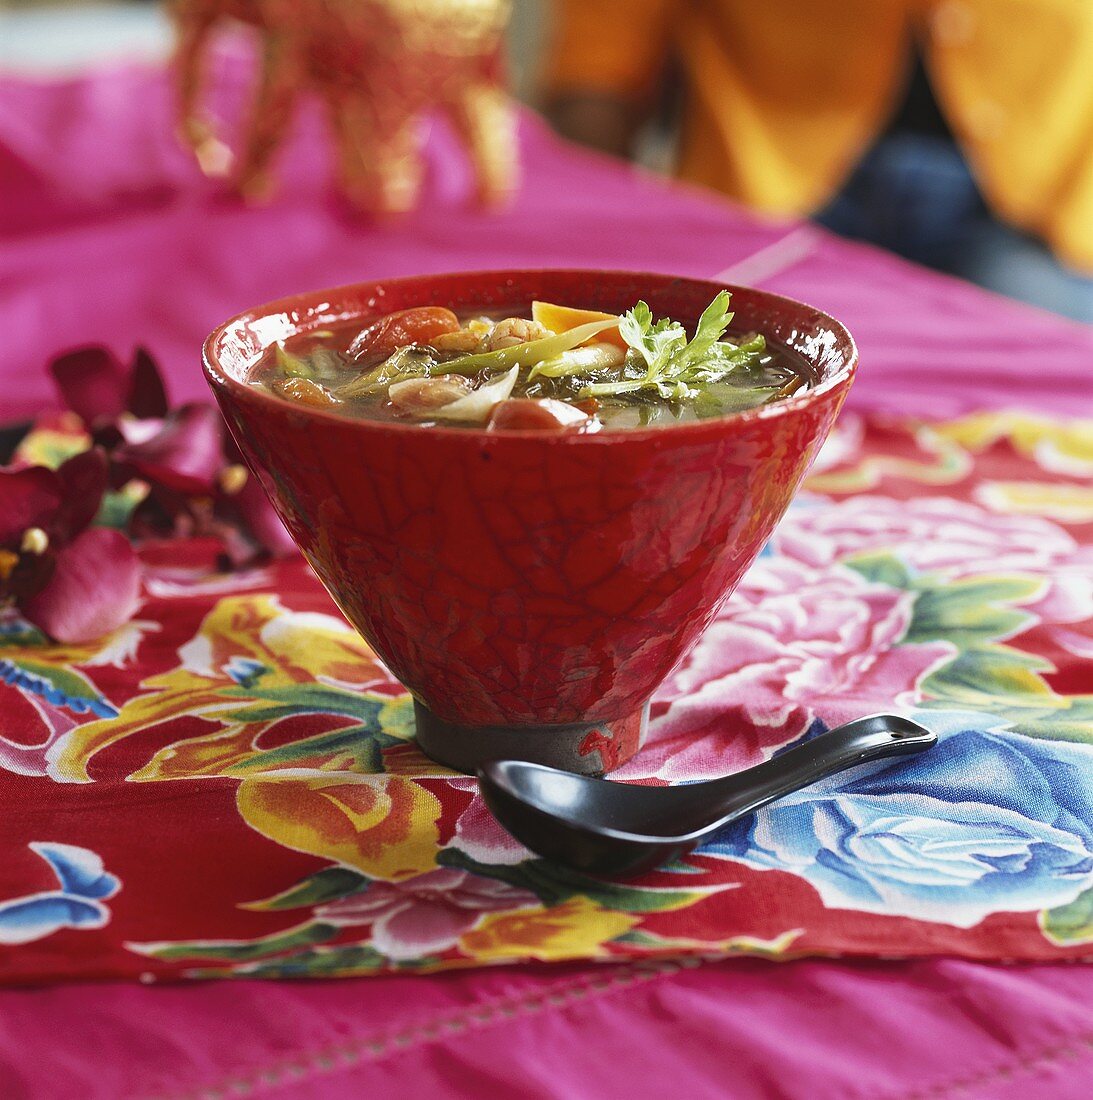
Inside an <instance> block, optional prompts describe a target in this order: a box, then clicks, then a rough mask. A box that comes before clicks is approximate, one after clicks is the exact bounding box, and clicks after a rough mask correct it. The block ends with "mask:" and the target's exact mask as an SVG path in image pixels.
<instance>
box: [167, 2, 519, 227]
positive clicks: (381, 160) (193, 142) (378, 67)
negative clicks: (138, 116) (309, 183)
mask: <svg viewBox="0 0 1093 1100" xmlns="http://www.w3.org/2000/svg"><path fill="white" fill-rule="evenodd" d="M172 8H173V14H174V18H175V21H176V24H177V27H178V54H177V58H176V66H177V74H178V82H179V110H180V116H181V132H182V136H183V139H184V141H185V142H186V143H187V144H188V145H189V146H190V148H192V149H193V151H194V154H195V156H196V157H197V160H198V163H199V164H200V165H201V167H202V169H203V170H204V171H205V172H206V173H207V174H209V175H221V174H226V173H227V172H229V171H230V170H231V165H232V163H233V161H234V162H235V168H234V171H233V173H232V174H233V177H234V180H235V183H236V185H237V186H238V188H239V190H240V191H241V192H242V193H243V195H245V196H247V197H254V198H260V197H264V196H265V195H267V194H268V193H269V191H270V190H271V189H272V178H271V174H270V164H271V161H272V159H273V154H274V152H275V151H276V149H277V146H278V145H279V143H280V141H281V139H282V138H283V136H284V134H285V131H286V128H287V126H288V123H289V121H290V119H291V116H292V112H293V109H294V107H295V106H296V103H297V101H298V99H299V97H300V96H301V94H302V93H304V92H307V91H310V92H313V93H315V94H316V95H318V96H319V97H320V98H321V99H322V101H323V103H324V104H325V106H326V111H327V115H328V117H329V119H330V123H331V127H332V130H333V136H334V139H335V142H336V146H337V161H338V167H339V174H340V179H341V185H342V188H343V190H344V192H345V194H346V196H347V197H348V198H349V200H350V201H351V202H352V203H353V204H354V205H355V206H357V207H359V208H360V209H362V210H364V211H368V212H370V213H374V214H397V213H401V212H403V211H406V210H409V209H411V208H413V206H414V205H415V204H416V201H417V196H418V192H419V189H420V185H421V178H422V156H421V148H420V143H421V137H420V135H421V125H420V123H421V119H422V117H423V116H425V115H428V114H432V113H440V114H443V115H445V116H446V117H447V118H448V119H449V120H450V121H451V123H452V125H453V127H454V129H455V132H456V134H457V135H458V137H459V140H460V143H461V144H462V146H463V147H464V148H465V149H466V151H467V154H468V156H469V158H470V160H471V164H472V166H473V169H474V176H475V181H476V190H477V194H478V198H479V199H480V200H481V202H483V203H484V204H486V205H497V204H500V203H503V202H504V201H505V200H506V199H507V198H508V196H509V195H510V194H511V193H512V191H513V188H514V186H515V177H516V140H515V111H514V107H513V104H512V101H511V99H510V98H509V96H508V95H507V93H506V91H505V89H504V86H503V64H502V58H501V50H502V46H503V34H504V29H505V25H506V23H507V21H508V17H509V12H510V4H509V0H174V3H173V5H172ZM228 19H234V20H237V21H239V22H242V23H246V24H249V25H251V26H253V27H255V28H257V30H258V34H259V38H260V42H261V62H260V72H259V76H258V88H257V92H256V95H255V100H254V106H253V109H252V113H251V117H250V119H249V122H248V125H247V127H246V136H245V140H244V143H243V147H242V149H241V150H240V151H239V153H238V156H237V157H235V156H233V155H232V154H231V152H230V151H229V150H228V149H227V147H226V146H225V145H224V144H223V143H222V142H221V141H220V140H219V139H218V138H217V136H216V133H215V130H214V128H213V126H212V124H211V122H210V121H209V120H208V118H207V117H206V116H205V115H204V114H203V113H202V111H201V108H200V103H199V100H200V94H201V69H202V61H203V58H204V54H205V50H206V47H207V46H208V45H209V42H210V37H211V33H212V32H213V31H214V30H215V29H216V27H217V25H218V24H220V23H221V22H222V21H224V20H228Z"/></svg>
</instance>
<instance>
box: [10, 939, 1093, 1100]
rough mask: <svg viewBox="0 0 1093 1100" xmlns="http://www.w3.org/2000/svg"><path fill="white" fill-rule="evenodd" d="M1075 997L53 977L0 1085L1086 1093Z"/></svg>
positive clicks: (452, 978)
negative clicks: (124, 981)
mask: <svg viewBox="0 0 1093 1100" xmlns="http://www.w3.org/2000/svg"><path fill="white" fill-rule="evenodd" d="M1089 991H1090V987H1089V981H1088V971H1086V970H1083V969H1079V968H1077V967H1067V966H1059V967H1056V968H1051V967H1046V966H1041V967H1013V968H1007V967H988V966H982V965H975V964H972V963H966V962H959V961H955V960H954V961H946V960H936V961H933V962H929V963H915V964H910V965H906V966H901V967H898V968H896V967H892V966H885V965H883V964H876V965H851V964H846V963H842V964H840V963H834V962H802V963H794V964H792V965H787V966H777V965H775V966H773V967H772V965H771V964H769V963H762V962H738V963H708V964H706V965H705V966H701V965H700V966H697V967H693V968H692V967H688V968H684V969H680V968H677V967H674V966H673V965H672V964H660V965H659V966H657V967H650V968H644V969H643V968H633V967H606V966H605V967H600V968H597V967H585V968H569V967H550V968H537V969H534V970H531V969H527V968H521V969H510V968H498V969H497V970H494V971H484V972H480V973H477V974H473V975H469V974H468V975H463V974H449V975H444V976H433V977H427V976H426V977H414V978H368V979H365V980H363V981H355V982H324V983H321V984H311V983H303V982H301V983H295V982H281V983H272V982H266V983H261V982H240V983H238V984H234V983H223V982H222V983H214V984H210V985H208V986H205V987H196V988H195V987H174V988H163V989H145V988H140V987H136V986H128V985H99V986H92V987H80V986H75V987H73V986H68V987H56V988H52V989H43V990H37V991H26V992H22V993H18V994H15V993H7V994H4V995H2V996H0V1008H2V1013H0V1051H2V1053H0V1095H3V1096H4V1097H6V1098H7V1100H22V1098H24V1097H62V1096H64V1097H67V1096H79V1097H81V1098H82V1100H99V1098H101V1100H115V1098H117V1097H120V1096H141V1097H146V1096H156V1097H163V1098H175V1097H179V1098H180V1097H183V1096H185V1097H210V1098H212V1097H214V1096H215V1097H217V1098H220V1097H224V1096H234V1095H250V1094H252V1093H253V1092H257V1093H260V1094H266V1093H267V1091H268V1093H269V1094H271V1095H274V1096H279V1097H294V1098H298V1100H331V1098H333V1097H347V1098H348V1097H362V1096H376V1097H419V1096H420V1097H424V1096H442V1097H447V1096H451V1097H472V1096H474V1097H486V1096H488V1097H491V1098H492V1097H496V1098H498V1100H505V1098H508V1097H512V1098H513V1100H540V1098H542V1100H546V1098H550V1097H566V1098H578V1097H582V1098H583V1097H615V1096H627V1097H636V1098H644V1097H660V1096H679V1097H687V1098H688V1100H722V1098H724V1097H732V1098H733V1100H772V1098H780V1097H801V1098H808V1100H836V1098H837V1100H846V1098H859V1100H865V1098H869V1100H897V1098H898V1100H910V1098H912V1097H915V1098H918V1097H922V1098H924V1100H925V1098H926V1097H929V1098H930V1100H949V1098H953V1100H956V1098H960V1100H1028V1098H1031V1097H1035V1098H1036V1100H1044V1098H1052V1097H1054V1098H1057V1100H1071V1098H1073V1100H1079V1098H1084V1097H1086V1096H1088V1094H1089V1083H1090V1080H1091V1071H1093V1061H1091V1058H1090V1047H1091V1044H1093V1019H1091V1016H1090V1010H1089V1003H1090V1002H1089ZM46 1052H48V1055H47V1054H46ZM247 1086H250V1089H249V1091H248V1092H246V1093H244V1092H243V1089H244V1088H246V1087H247Z"/></svg>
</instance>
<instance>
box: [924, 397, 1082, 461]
mask: <svg viewBox="0 0 1093 1100" xmlns="http://www.w3.org/2000/svg"><path fill="white" fill-rule="evenodd" d="M933 430H934V432H935V433H936V434H937V435H938V436H939V437H941V438H943V439H948V440H950V441H951V442H953V443H956V444H958V445H959V446H961V447H965V448H967V449H968V450H969V451H975V452H978V451H984V450H986V449H987V448H988V447H990V446H992V445H993V444H995V443H997V442H998V441H999V440H1002V439H1009V440H1010V442H1011V443H1012V444H1013V447H1014V448H1015V449H1016V450H1018V451H1020V452H1021V453H1022V454H1026V455H1028V456H1029V457H1030V458H1034V459H1035V460H1036V461H1037V462H1038V463H1039V464H1040V465H1041V466H1043V468H1044V469H1045V470H1051V471H1053V472H1054V473H1059V474H1069V475H1071V476H1072V477H1089V476H1090V475H1093V420H1053V419H1051V418H1049V417H1045V416H1028V415H1026V414H1025V413H1018V412H985V413H976V414H975V415H973V416H965V417H962V418H961V419H960V420H953V421H951V422H950V423H948V424H938V425H935V426H934V428H933Z"/></svg>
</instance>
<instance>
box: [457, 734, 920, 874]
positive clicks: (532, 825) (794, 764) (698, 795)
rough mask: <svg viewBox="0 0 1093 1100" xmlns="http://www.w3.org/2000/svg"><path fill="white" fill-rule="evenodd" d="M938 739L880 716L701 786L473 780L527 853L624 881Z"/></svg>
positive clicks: (538, 770)
mask: <svg viewBox="0 0 1093 1100" xmlns="http://www.w3.org/2000/svg"><path fill="white" fill-rule="evenodd" d="M936 743H937V737H936V736H935V735H934V734H932V733H931V732H930V731H929V730H927V729H924V728H923V727H922V726H920V725H918V724H917V723H916V722H912V721H910V720H909V719H907V718H900V717H897V716H896V715H894V714H877V715H874V716H873V717H871V718H859V719H858V720H857V721H855V722H848V723H847V724H846V725H845V726H838V727H836V728H835V729H833V730H828V732H827V733H822V734H820V735H819V736H818V737H813V738H812V739H811V740H810V741H806V742H805V743H804V744H803V745H797V746H796V747H794V748H791V749H787V750H786V751H785V752H783V753H781V754H779V755H778V756H776V757H775V758H774V759H773V760H767V761H765V762H764V763H762V764H757V765H756V766H755V767H753V768H747V769H746V770H745V771H742V772H738V773H737V774H736V775H730V776H727V777H726V778H724V779H713V780H710V781H709V782H705V783H689V784H686V785H684V786H679V787H642V786H637V785H634V784H630V783H612V782H610V781H609V780H603V779H593V778H590V777H589V776H584V775H574V774H573V773H572V772H564V771H559V770H557V769H556V768H547V767H544V766H543V765H542V764H529V763H527V762H525V761H523V760H495V761H492V762H490V763H488V764H485V765H484V766H483V767H482V768H480V769H479V772H478V785H479V787H480V788H481V791H482V796H483V798H485V800H486V805H487V806H489V808H490V810H491V811H492V813H493V815H494V817H496V818H497V820H498V821H499V822H501V824H502V825H504V827H505V828H506V829H508V831H509V832H510V833H512V835H513V836H514V837H516V839H517V840H519V841H520V842H521V843H522V844H524V845H525V846H526V847H528V848H530V849H531V850H532V851H533V852H537V853H538V854H539V855H541V856H545V857H546V858H547V859H551V860H555V861H556V862H558V863H563V864H566V865H567V866H569V867H573V868H576V869H577V870H579V871H587V872H588V873H590V874H594V875H611V876H616V877H628V876H632V875H639V874H641V873H642V872H643V871H649V870H651V869H652V868H654V867H656V866H658V865H659V864H661V863H665V862H667V861H668V860H670V859H674V858H676V857H677V856H681V855H683V854H685V853H686V852H689V851H690V850H691V849H692V848H694V847H695V846H696V845H698V844H700V843H701V842H702V841H703V840H704V839H705V838H706V837H708V836H710V834H711V833H715V832H716V831H717V830H718V829H720V828H722V827H724V826H725V825H728V824H729V823H730V822H732V821H736V820H737V819H738V818H741V817H744V816H745V815H746V814H750V813H752V812H753V811H755V810H757V809H759V807H760V806H765V805H767V803H768V802H773V801H774V800H775V799H777V798H782V797H784V796H785V795H787V794H792V793H793V792H794V791H798V790H800V789H801V788H802V787H807V786H808V785H809V784H810V783H815V782H816V781H817V780H819V779H823V778H825V777H826V776H829V775H834V774H835V773H836V772H841V771H845V770H846V769H847V768H852V767H854V766H855V765H857V764H864V763H867V762H868V761H871V760H881V759H884V758H886V757H890V756H910V755H912V754H914V753H919V752H922V751H923V750H924V749H928V748H930V747H931V746H932V745H935V744H936Z"/></svg>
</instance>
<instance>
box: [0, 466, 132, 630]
mask: <svg viewBox="0 0 1093 1100" xmlns="http://www.w3.org/2000/svg"><path fill="white" fill-rule="evenodd" d="M106 486H107V461H106V456H105V454H104V453H103V451H102V450H101V449H100V448H98V447H95V448H93V449H92V450H89V451H84V452H83V453H82V454H78V455H76V456H75V457H74V458H70V459H69V460H68V461H67V462H65V463H64V464H63V465H62V466H60V467H59V468H58V469H56V470H50V469H47V468H46V467H44V466H23V467H0V608H2V607H5V606H14V607H16V608H17V609H18V610H19V612H20V613H21V614H22V616H23V617H24V618H25V619H27V620H28V621H29V622H31V623H33V624H34V625H35V626H37V627H38V628H39V629H40V630H42V631H44V632H45V633H46V634H48V635H49V636H50V637H51V638H53V639H55V640H56V641H59V642H69V643H75V642H86V641H90V640H92V639H93V638H98V637H100V636H101V635H103V634H107V633H109V632H110V631H112V630H115V629H116V628H117V627H119V626H120V625H121V624H122V623H124V622H127V621H128V620H129V619H130V618H131V617H132V615H133V613H134V611H136V609H137V605H138V603H139V602H140V578H141V566H140V561H139V559H138V558H137V555H136V553H135V552H134V551H133V548H132V547H131V546H130V545H129V541H128V540H127V539H126V537H125V536H124V535H123V534H122V533H121V532H120V531H114V530H111V529H109V528H105V527H90V526H89V525H90V523H91V521H92V520H93V519H94V518H95V514H96V513H97V512H98V509H99V505H100V503H101V502H102V497H103V493H104V492H105V491H106Z"/></svg>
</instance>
